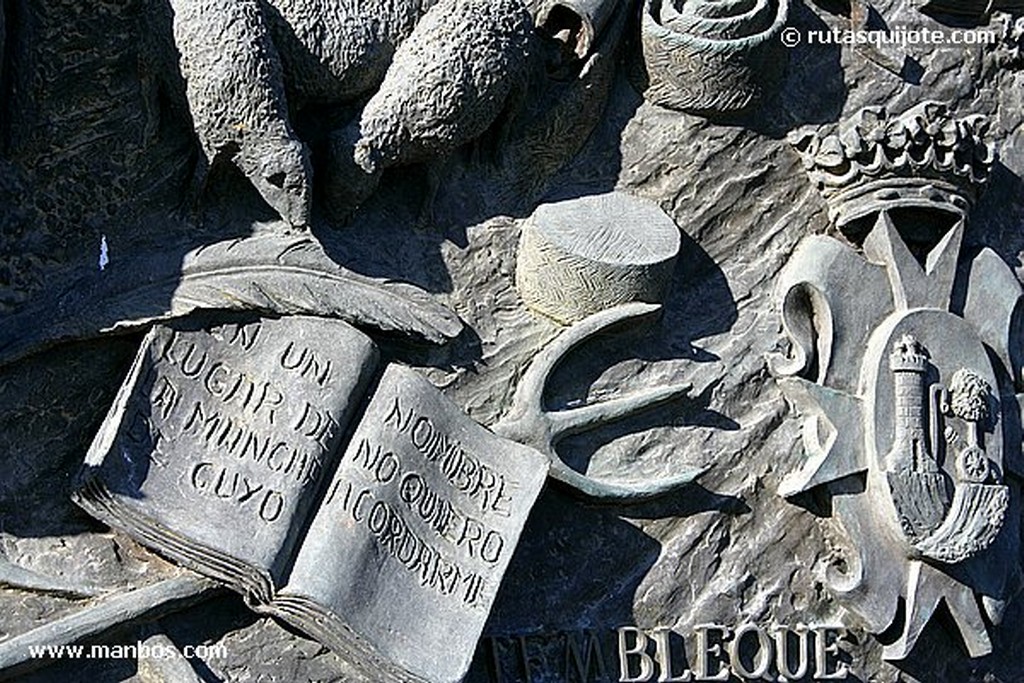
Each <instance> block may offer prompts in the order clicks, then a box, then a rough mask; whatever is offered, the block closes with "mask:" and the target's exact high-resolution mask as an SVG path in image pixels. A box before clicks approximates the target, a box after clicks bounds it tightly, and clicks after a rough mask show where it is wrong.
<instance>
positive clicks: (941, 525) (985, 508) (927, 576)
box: [774, 102, 1021, 660]
mask: <svg viewBox="0 0 1024 683" xmlns="http://www.w3.org/2000/svg"><path fill="white" fill-rule="evenodd" d="M986 128H987V124H986V122H985V120H984V118H983V117H980V116H970V117H962V118H956V117H954V116H953V115H951V114H950V113H949V112H947V111H946V110H945V108H944V107H942V106H941V105H938V104H935V103H931V102H928V103H924V104H921V105H918V106H917V107H915V108H913V109H911V110H909V111H907V112H906V113H904V114H902V115H901V116H898V117H896V116H889V115H887V114H886V112H884V111H882V110H879V109H868V110H863V111H861V112H860V113H859V115H858V116H857V117H856V118H855V120H854V121H851V122H849V123H848V124H846V125H845V126H844V127H842V128H841V130H840V132H839V133H838V134H836V135H831V136H820V135H819V134H817V133H811V134H808V135H803V136H797V137H796V138H795V140H794V142H795V143H796V145H797V148H798V149H799V151H800V152H801V154H802V155H803V158H804V161H805V165H806V167H807V169H808V172H809V175H810V176H811V179H812V180H813V181H816V182H817V183H818V186H819V189H821V190H822V192H823V194H824V196H825V198H826V200H827V201H828V203H829V207H830V214H831V218H832V220H833V221H834V222H835V224H836V226H837V227H838V228H839V230H840V231H841V232H843V233H844V234H845V235H846V236H847V237H848V238H849V240H848V241H842V240H839V239H837V238H833V237H828V236H812V237H808V238H806V239H805V240H804V241H803V242H802V243H801V244H800V246H799V247H798V248H797V250H796V252H795V254H794V255H793V258H792V259H791V260H790V262H789V263H788V265H787V266H786V268H785V269H784V271H783V272H782V274H781V278H780V280H779V288H778V304H779V306H780V308H781V311H782V316H783V324H784V327H785V331H786V333H787V336H788V337H789V340H790V342H791V348H790V352H789V353H788V354H787V355H786V356H785V357H780V358H777V359H776V362H775V364H774V370H775V373H776V375H777V376H778V377H779V381H780V383H781V385H782V387H783V390H784V392H785V393H786V395H787V398H788V399H789V401H790V402H791V404H792V405H793V406H794V408H795V410H796V411H797V412H798V413H799V414H800V415H801V416H803V418H804V420H805V423H804V428H803V442H804V444H803V445H804V451H805V455H806V460H805V462H804V463H803V465H802V467H800V468H799V469H798V470H797V471H795V472H792V473H790V474H789V476H788V477H786V479H785V480H784V481H783V483H782V486H781V487H780V493H782V494H783V495H785V496H787V497H790V498H796V499H798V500H799V499H800V497H801V496H809V497H811V498H813V497H814V495H815V492H819V493H820V492H824V493H825V494H826V496H825V499H826V500H827V501H828V505H829V506H830V508H831V512H832V517H833V519H834V520H835V521H836V522H837V523H838V525H839V527H841V530H842V533H841V534H839V535H840V536H842V537H843V539H842V540H841V541H840V542H839V543H837V548H836V549H835V551H834V553H833V557H832V562H831V564H830V566H829V567H828V570H827V571H826V578H827V585H828V587H829V589H830V591H831V592H832V594H833V595H834V596H835V597H836V598H837V599H838V600H839V601H840V603H841V604H843V605H844V606H845V607H846V608H847V609H849V610H850V611H852V612H853V613H855V614H856V615H857V616H858V617H859V618H860V619H861V620H862V622H863V624H864V626H865V627H866V628H867V630H869V631H870V632H872V633H876V634H882V633H883V632H888V633H889V634H894V633H898V634H899V635H898V637H895V639H894V640H891V642H887V643H886V647H885V650H884V656H885V657H886V658H887V659H892V660H899V659H903V658H905V657H906V656H907V655H908V654H909V653H910V651H911V650H912V648H913V647H914V644H915V643H916V641H917V639H918V637H919V636H920V634H921V632H922V630H923V629H924V627H925V626H926V625H927V624H928V622H929V621H930V620H931V618H932V616H933V615H934V614H935V612H936V610H938V609H940V607H941V605H943V604H944V605H945V607H946V608H947V609H948V611H949V613H950V614H951V615H952V617H953V620H954V621H955V623H956V625H957V627H958V629H959V632H960V635H961V637H962V639H963V641H964V643H965V645H966V647H967V650H968V651H969V653H970V654H971V656H975V657H977V656H981V655H984V654H987V653H988V652H990V651H991V649H992V645H991V641H990V638H989V632H988V629H989V626H990V625H991V624H998V623H999V621H1000V619H1001V615H1002V612H1003V609H1004V607H1005V605H1006V602H1007V601H1008V600H1009V598H1010V597H1011V596H1012V595H1013V593H1014V592H1015V591H1016V587H1017V581H1018V574H1019V566H1018V561H1017V559H1016V558H1017V557H1018V544H1019V528H1018V527H1019V521H1018V518H1019V511H1018V506H1019V501H1018V499H1019V486H1018V484H1017V483H1016V481H1015V480H1014V477H1015V476H1017V475H1019V474H1020V472H1021V467H1020V445H1021V443H1020V442H1021V430H1020V404H1019V401H1018V397H1017V394H1016V392H1017V391H1018V390H1019V389H1020V386H1019V384H1020V382H1021V373H1020V362H1019V358H1018V354H1017V352H1016V350H1015V344H1017V343H1018V342H1019V340H1018V339H1017V336H1016V334H1017V329H1016V325H1017V322H1018V315H1019V314H1018V311H1017V309H1018V302H1019V300H1020V298H1021V286H1020V284H1019V282H1018V280H1017V278H1016V277H1015V276H1014V274H1013V272H1012V271H1011V270H1010V268H1009V267H1008V266H1007V265H1006V264H1005V263H1004V262H1003V261H1002V259H1000V258H999V256H997V255H996V253H995V252H993V251H992V250H991V249H988V248H983V249H981V250H980V251H978V250H973V251H971V250H968V249H967V248H966V247H965V245H964V232H965V225H966V217H967V214H968V213H969V210H970V207H971V206H972V203H973V201H974V198H975V197H976V195H977V189H978V187H979V186H980V185H981V184H982V183H983V182H984V180H985V178H986V177H987V173H988V171H989V169H990V167H991V165H992V163H993V161H994V154H993V152H992V150H991V147H990V146H989V145H988V144H987V143H986V142H985V140H984V135H985V132H986ZM858 243H859V248H858ZM843 546H845V547H843ZM901 605H902V607H901Z"/></svg>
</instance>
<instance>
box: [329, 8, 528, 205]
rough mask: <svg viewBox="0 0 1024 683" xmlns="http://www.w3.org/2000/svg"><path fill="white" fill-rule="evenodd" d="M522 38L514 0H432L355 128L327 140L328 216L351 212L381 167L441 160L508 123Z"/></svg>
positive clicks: (521, 15) (522, 72) (520, 73)
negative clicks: (503, 116)
mask: <svg viewBox="0 0 1024 683" xmlns="http://www.w3.org/2000/svg"><path fill="white" fill-rule="evenodd" d="M532 30H533V22H532V20H531V17H530V15H529V14H528V13H527V11H526V7H525V6H524V5H523V3H522V0H505V1H503V2H479V1H477V2H474V1H473V0H441V1H440V2H438V3H437V4H436V5H435V6H434V7H433V8H431V10H430V11H428V12H427V13H426V15H425V16H424V17H423V19H422V20H421V21H420V23H418V24H417V25H416V28H415V29H414V30H413V32H412V34H411V35H410V36H409V40H408V41H406V42H404V43H403V44H402V45H401V46H399V48H398V49H397V50H396V52H395V58H394V61H393V62H392V64H391V66H390V67H389V68H388V71H387V73H386V74H385V76H384V81H383V83H382V84H381V87H380V90H378V91H377V93H375V94H374V96H373V97H371V98H370V101H369V102H367V104H366V106H365V107H364V108H363V110H362V113H361V114H360V116H359V120H358V121H353V122H352V123H351V124H350V125H349V126H348V127H347V128H346V129H345V130H343V131H341V132H340V133H338V134H336V135H334V136H332V139H331V150H332V154H331V162H330V166H329V168H330V171H329V173H330V174H331V175H330V177H329V179H328V196H329V198H330V199H329V201H330V206H331V207H332V211H333V212H335V213H337V214H342V215H344V214H345V213H347V210H349V209H350V208H353V207H355V206H357V205H358V204H359V203H360V202H361V201H362V200H363V199H365V198H366V196H367V195H368V194H369V193H370V192H371V191H372V188H373V184H374V180H375V179H376V178H377V176H378V175H379V174H380V172H381V171H383V170H384V169H385V168H388V167H390V166H394V165H406V164H410V163H415V162H423V161H427V160H430V159H437V158H440V159H442V160H443V159H444V158H445V157H447V156H449V155H450V154H451V153H453V152H454V151H455V150H456V149H457V148H459V147H462V146H463V145H465V144H466V143H467V142H470V141H472V140H474V139H475V138H477V137H479V136H480V135H481V134H482V133H483V132H484V131H486V130H487V129H488V128H490V127H491V126H492V125H493V124H494V123H495V121H497V120H498V119H499V117H500V115H501V114H502V112H506V115H507V116H511V115H512V109H513V108H514V102H515V100H516V99H520V98H521V97H522V95H521V94H518V93H521V92H523V91H524V90H525V83H524V81H525V78H526V75H527V70H526V60H527V56H528V46H529V40H530V35H531V32H532ZM432 199H433V193H432V192H429V193H428V198H427V202H428V203H429V202H430V201H432Z"/></svg>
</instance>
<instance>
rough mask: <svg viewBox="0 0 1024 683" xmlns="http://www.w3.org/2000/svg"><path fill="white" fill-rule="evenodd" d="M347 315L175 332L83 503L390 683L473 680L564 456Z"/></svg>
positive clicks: (126, 401)
mask: <svg viewBox="0 0 1024 683" xmlns="http://www.w3.org/2000/svg"><path fill="white" fill-rule="evenodd" d="M379 365H380V362H379V359H378V353H377V350H376V348H375V346H374V345H373V342H372V341H371V340H370V339H369V338H368V337H366V336H365V335H363V334H361V333H360V332H358V331H356V330H355V329H354V328H352V327H350V326H348V325H346V324H344V323H341V322H338V321H333V320H325V319H319V318H306V317H299V316H295V317H289V318H282V319H273V320H262V321H259V322H255V323H249V324H246V325H237V324H228V325H219V326H214V327H209V328H202V327H196V326H193V327H188V326H186V325H184V324H182V323H177V324H174V325H170V326H162V325H161V326H156V327H154V328H153V329H152V330H151V331H150V333H149V334H148V335H147V336H146V338H145V341H144V342H143V344H142V348H141V349H140V351H139V354H138V356H137V357H136V359H135V362H134V364H133V366H132V368H131V372H130V374H129V376H128V379H127V380H126V381H125V383H124V385H123V386H122V387H121V390H120V392H119V394H118V396H117V399H116V401H115V404H114V406H113V407H112V408H111V410H110V413H109V414H108V415H107V418H106V420H105V421H104V424H103V426H102V427H101V429H100V431H99V434H98V435H97V436H96V439H95V440H94V442H93V444H92V446H91V448H90V450H89V453H88V455H87V458H86V463H85V467H84V469H83V473H82V475H81V481H80V482H79V483H78V486H77V487H76V488H77V492H76V494H75V497H76V501H77V502H78V504H79V505H81V506H82V507H83V508H85V509H86V510H87V511H89V512H90V513H91V514H93V515H94V516H96V517H97V518H99V519H101V520H103V521H104V522H106V523H108V524H109V525H110V526H112V527H114V528H117V529H121V530H123V531H125V532H126V533H128V534H129V535H131V536H133V537H134V538H136V539H138V540H139V541H140V542H141V543H143V544H145V545H147V546H149V547H151V548H154V549H156V550H158V551H159V552H161V553H163V554H165V555H167V556H169V557H171V558H173V559H174V560H176V561H178V562H180V563H182V564H184V565H186V566H188V567H190V568H192V569H194V570H196V571H199V572H202V573H204V574H206V575H209V576H212V577H216V578H218V579H220V580H221V581H224V582H225V583H226V584H228V585H229V586H231V587H232V588H234V589H235V590H237V591H239V592H241V593H242V594H243V595H245V597H246V599H247V600H248V602H249V603H250V604H251V606H252V607H253V608H254V609H256V610H258V611H262V612H268V613H271V614H274V615H276V616H278V617H280V618H281V619H283V620H284V621H286V622H288V623H289V624H292V625H294V626H295V627H296V628H298V629H299V630H301V631H303V632H305V633H307V634H309V635H311V636H313V637H314V638H316V639H317V640H319V641H320V642H322V643H324V644H325V645H327V646H329V647H331V648H332V649H334V650H335V651H337V652H338V653H339V654H341V655H342V656H343V657H344V658H345V659H346V660H348V661H349V662H351V663H352V664H353V665H355V666H356V667H359V668H362V669H363V670H364V671H365V673H366V674H367V675H368V676H369V677H370V678H371V680H375V681H377V680H380V681H431V682H439V681H457V680H459V679H461V678H462V676H463V675H464V674H465V672H466V670H467V669H468V667H469V664H470V658H471V656H472V653H473V651H474V649H475V645H476V642H477V640H478V639H479V637H480V633H481V631H482V629H483V625H484V621H485V620H486V618H487V615H488V612H489V611H490V608H491V605H492V603H493V601H494V597H495V594H496V592H497V589H498V585H499V583H500V582H501V578H502V575H503V573H504V571H505V568H506V567H507V565H508V561H509V558H510V556H511V554H512V551H513V549H514V548H515V546H516V543H517V541H518V538H519V534H520V532H521V530H522V527H523V525H524V523H525V521H526V517H527V515H528V513H529V511H530V508H531V507H532V505H533V503H534V501H535V500H536V497H537V495H538V494H539V492H540V489H541V486H542V485H543V482H544V479H545V476H546V472H547V459H546V458H545V457H544V456H543V455H541V454H540V453H538V452H536V451H534V450H532V449H530V448H527V447H525V446H522V445H519V444H516V443H514V442H511V441H509V440H507V439H503V438H500V437H498V436H496V435H495V434H493V433H491V432H490V431H488V430H487V429H485V428H484V427H482V426H480V425H479V424H477V423H476V422H474V421H473V420H471V419H470V418H469V417H468V416H466V415H465V414H464V413H463V412H462V411H461V410H460V409H459V408H458V407H457V406H455V405H454V404H453V403H451V402H450V401H449V400H448V399H446V398H445V397H444V396H443V395H442V394H441V393H440V392H439V391H438V390H437V389H435V388H434V387H433V386H432V385H431V384H430V383H429V382H427V381H426V380H425V379H423V378H422V377H420V376H419V375H418V374H417V373H415V372H414V371H412V370H410V369H408V368H404V367H401V366H398V365H389V366H388V367H386V369H385V370H384V371H383V373H382V374H381V375H380V377H379V380H378V379H377V370H378V368H379Z"/></svg>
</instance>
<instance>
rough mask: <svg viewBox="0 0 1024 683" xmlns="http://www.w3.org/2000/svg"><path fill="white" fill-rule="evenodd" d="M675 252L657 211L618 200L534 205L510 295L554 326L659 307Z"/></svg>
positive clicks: (670, 230) (674, 238)
mask: <svg viewBox="0 0 1024 683" xmlns="http://www.w3.org/2000/svg"><path fill="white" fill-rule="evenodd" d="M679 244H680V236H679V228H678V227H676V224H675V223H674V222H673V221H672V219H671V218H669V217H668V216H667V215H666V214H665V212H664V211H662V210H661V209H660V208H659V207H658V206H657V205H656V204H654V203H653V202H650V201H648V200H645V199H640V198H637V197H633V196H631V195H628V194H625V193H623V192H611V193H607V194H599V195H589V196H585V197H577V198H573V199H568V200H564V201H558V202H552V203H548V204H542V205H541V206H540V207H538V208H537V210H536V211H535V212H534V213H533V215H532V216H531V217H530V218H529V219H527V220H526V221H525V224H524V226H523V232H522V236H521V237H520V241H519V254H518V260H517V263H516V288H517V289H518V290H519V295H520V296H521V297H522V299H523V301H524V302H525V303H526V305H527V306H528V307H529V308H530V309H531V310H533V311H536V312H537V313H541V314H543V315H545V316H548V317H549V318H552V319H554V320H556V321H558V322H560V323H562V324H570V323H573V322H576V321H578V320H582V319H583V318H585V317H587V316H588V315H591V314H593V313H597V312H598V311H602V310H604V309H606V308H610V307H612V306H615V305H618V304H623V303H627V302H631V301H645V302H648V303H660V302H661V301H662V298H663V297H664V293H665V288H666V286H667V285H668V282H669V280H670V279H671V275H672V268H673V266H674V264H675V259H676V256H677V254H678V253H679Z"/></svg>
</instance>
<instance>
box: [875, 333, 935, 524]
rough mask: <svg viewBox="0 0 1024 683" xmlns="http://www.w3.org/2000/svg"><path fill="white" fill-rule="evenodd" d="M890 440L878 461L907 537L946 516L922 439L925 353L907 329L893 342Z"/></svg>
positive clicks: (929, 452) (926, 411)
mask: <svg viewBox="0 0 1024 683" xmlns="http://www.w3.org/2000/svg"><path fill="white" fill-rule="evenodd" d="M889 369H890V370H892V374H893V394H894V396H893V421H894V425H893V427H894V429H893V443H892V448H891V449H890V450H889V452H888V453H887V454H886V456H885V458H884V461H883V463H884V466H885V470H886V473H887V475H888V479H889V486H890V488H891V489H892V493H893V501H894V502H895V504H896V509H897V511H898V513H899V519H900V526H901V527H902V528H903V531H904V532H905V533H906V534H907V536H908V537H910V538H911V539H917V538H921V537H924V536H927V535H928V534H929V533H931V532H932V531H933V530H935V529H936V528H937V527H938V526H939V525H940V524H941V523H942V520H943V519H944V518H945V516H946V510H947V509H948V508H949V492H948V490H947V483H946V477H945V476H944V475H943V473H942V471H941V470H940V469H939V464H938V462H937V460H936V458H935V456H934V455H933V451H932V449H933V448H937V447H938V444H930V443H929V439H928V429H927V426H928V419H929V409H930V406H929V404H928V396H929V392H928V385H927V378H926V374H927V372H928V352H927V351H926V350H925V348H924V347H923V346H922V345H921V344H920V342H918V341H917V340H916V339H914V337H913V336H911V335H909V334H905V335H903V336H902V337H901V338H900V339H899V340H897V341H896V342H895V343H894V344H893V350H892V354H891V355H890V356H889Z"/></svg>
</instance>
